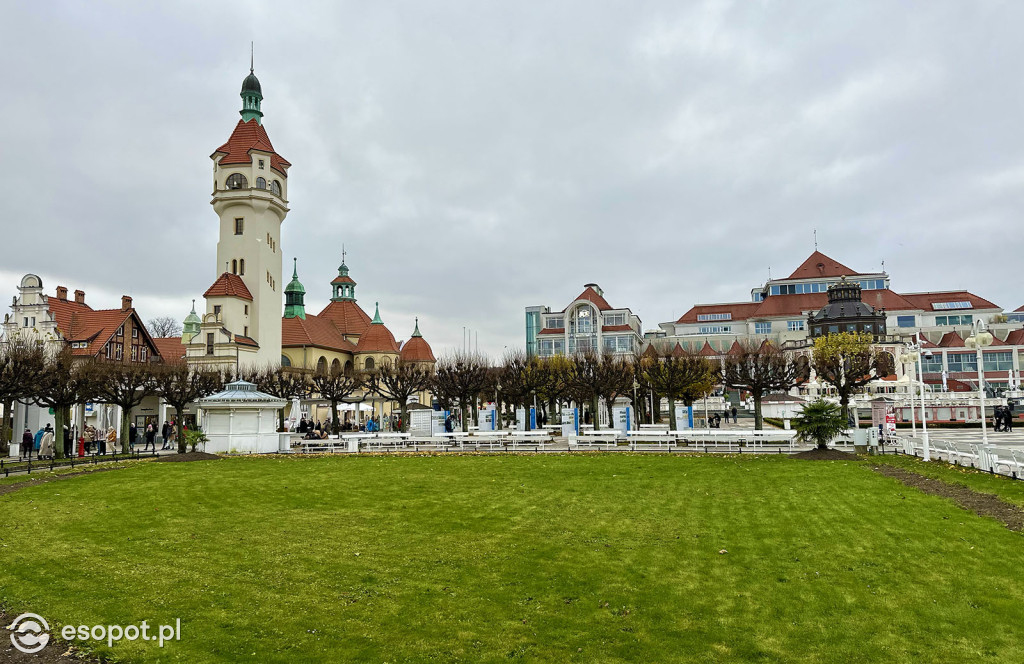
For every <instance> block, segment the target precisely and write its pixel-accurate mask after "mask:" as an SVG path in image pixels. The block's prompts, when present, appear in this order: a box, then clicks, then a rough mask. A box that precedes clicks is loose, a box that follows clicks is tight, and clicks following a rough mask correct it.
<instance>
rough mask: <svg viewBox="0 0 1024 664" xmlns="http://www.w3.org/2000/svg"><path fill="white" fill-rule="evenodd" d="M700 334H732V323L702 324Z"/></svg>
mask: <svg viewBox="0 0 1024 664" xmlns="http://www.w3.org/2000/svg"><path fill="white" fill-rule="evenodd" d="M698 334H732V325H702V326H701V327H700V332H698Z"/></svg>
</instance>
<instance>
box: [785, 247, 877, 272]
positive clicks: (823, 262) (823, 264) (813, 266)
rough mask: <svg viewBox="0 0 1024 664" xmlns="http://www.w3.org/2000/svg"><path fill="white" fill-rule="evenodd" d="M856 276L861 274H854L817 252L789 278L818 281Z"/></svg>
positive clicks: (837, 262)
mask: <svg viewBox="0 0 1024 664" xmlns="http://www.w3.org/2000/svg"><path fill="white" fill-rule="evenodd" d="M856 274H860V273H859V272H854V271H853V270H851V269H850V268H848V267H846V266H845V265H843V264H842V263H840V262H839V261H837V260H835V259H833V258H829V257H828V256H826V255H825V254H823V253H821V252H820V251H817V250H815V252H814V253H813V254H811V255H810V256H808V257H807V260H805V261H804V262H803V263H801V264H800V267H798V268H797V269H795V270H793V274H791V275H789V277H788V278H789V279H817V278H820V277H841V276H844V275H846V276H852V275H856Z"/></svg>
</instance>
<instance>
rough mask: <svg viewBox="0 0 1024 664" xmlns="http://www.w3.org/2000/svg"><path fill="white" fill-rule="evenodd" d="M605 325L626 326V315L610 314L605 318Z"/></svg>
mask: <svg viewBox="0 0 1024 664" xmlns="http://www.w3.org/2000/svg"><path fill="white" fill-rule="evenodd" d="M604 324H605V325H625V324H626V314H608V315H606V316H605V317H604Z"/></svg>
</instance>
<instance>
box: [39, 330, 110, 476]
mask: <svg viewBox="0 0 1024 664" xmlns="http://www.w3.org/2000/svg"><path fill="white" fill-rule="evenodd" d="M93 366H94V363H93V362H92V361H91V360H82V359H79V358H75V357H74V355H72V354H71V347H70V346H63V347H61V348H60V349H54V350H47V352H46V360H45V362H44V364H43V369H42V372H41V373H40V376H39V381H38V383H37V384H36V385H35V389H34V390H33V394H32V399H33V401H34V402H35V403H36V404H37V405H39V406H43V407H46V408H52V409H53V420H54V429H55V431H54V437H55V438H56V441H57V442H55V443H54V446H53V448H54V456H56V457H57V458H58V459H60V458H63V457H64V427H65V426H66V425H67V424H68V420H69V419H70V414H71V412H70V411H71V407H72V406H74V405H75V404H78V403H83V402H85V401H88V400H90V399H92V398H93V397H94V396H95V387H96V381H95V380H94V374H93Z"/></svg>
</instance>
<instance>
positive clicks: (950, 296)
mask: <svg viewBox="0 0 1024 664" xmlns="http://www.w3.org/2000/svg"><path fill="white" fill-rule="evenodd" d="M903 298H904V299H906V300H907V301H909V302H911V303H913V305H914V307H915V308H917V309H924V310H925V311H939V312H940V313H941V312H943V311H945V310H943V309H935V308H933V307H932V305H933V304H935V303H936V302H970V303H971V305H972V306H973V308H975V309H998V308H999V307H998V306H996V305H995V304H992V303H991V302H989V301H988V300H986V299H985V298H982V297H978V296H977V295H975V294H974V293H969V292H967V291H938V292H932V293H904V294H903Z"/></svg>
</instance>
